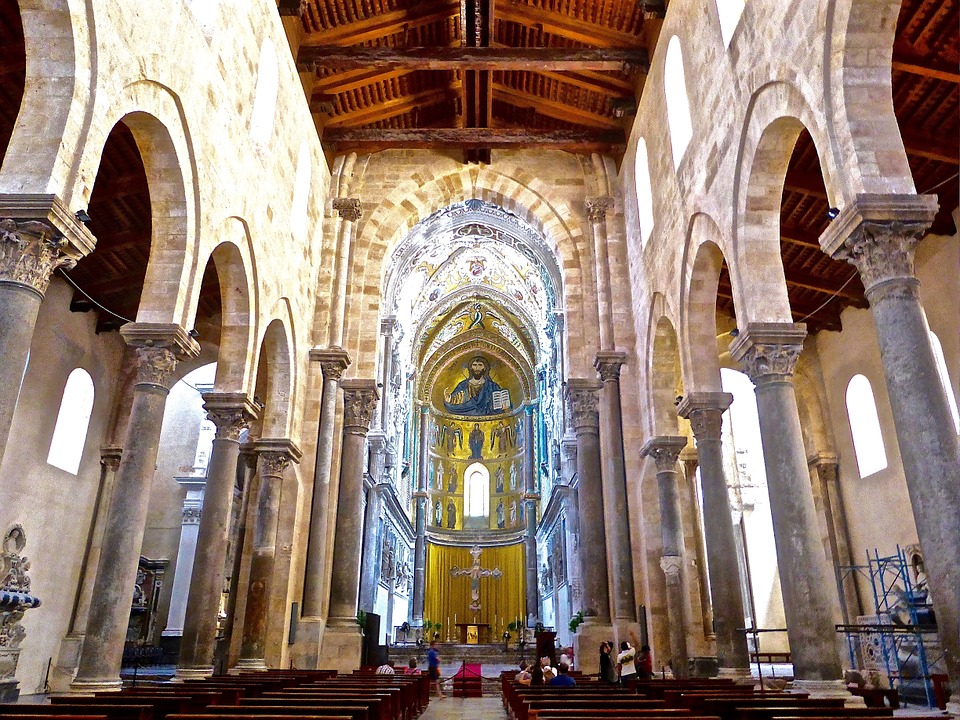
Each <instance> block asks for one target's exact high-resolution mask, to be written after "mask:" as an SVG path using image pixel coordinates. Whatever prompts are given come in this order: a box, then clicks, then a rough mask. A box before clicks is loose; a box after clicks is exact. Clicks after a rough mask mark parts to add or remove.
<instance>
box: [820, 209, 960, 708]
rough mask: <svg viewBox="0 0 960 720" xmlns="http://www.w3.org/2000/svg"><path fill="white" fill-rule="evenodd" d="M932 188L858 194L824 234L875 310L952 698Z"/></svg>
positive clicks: (953, 504)
mask: <svg viewBox="0 0 960 720" xmlns="http://www.w3.org/2000/svg"><path fill="white" fill-rule="evenodd" d="M936 212H937V198H936V196H935V195H871V194H861V195H857V197H856V198H855V199H854V201H853V202H852V203H850V204H849V205H848V206H847V207H845V208H843V210H842V212H841V213H840V214H839V215H838V216H837V218H836V219H835V220H834V221H833V222H832V223H831V224H830V226H829V227H828V228H827V230H826V231H825V232H824V233H823V235H822V236H821V238H820V245H821V247H822V248H823V249H824V251H825V252H826V253H827V254H829V255H831V256H832V257H834V258H837V259H843V260H847V261H848V262H850V263H852V264H853V265H855V266H856V268H857V270H859V271H860V277H861V278H862V279H863V285H864V288H865V289H866V295H867V299H868V300H869V301H870V310H871V313H872V314H873V320H874V326H875V327H876V331H877V341H878V343H879V345H880V358H881V360H882V361H883V369H884V374H885V376H886V381H887V392H888V394H889V397H890V407H891V410H892V412H893V423H894V427H895V428H896V431H897V441H898V445H899V448H900V457H901V460H902V461H903V471H904V475H905V476H906V480H907V489H908V491H909V493H910V504H911V506H912V508H913V516H914V520H915V522H916V526H917V533H918V535H919V537H920V546H921V547H922V549H923V556H924V566H925V569H926V571H927V579H928V586H929V588H930V599H931V600H932V601H933V606H934V610H935V612H936V614H937V626H938V627H939V630H940V640H941V642H942V644H943V649H944V651H945V657H946V665H947V673H948V675H949V676H950V682H951V685H952V690H953V693H954V696H957V695H960V565H958V563H957V561H956V560H957V558H958V557H960V531H958V528H957V518H958V517H960V483H958V482H957V468H958V467H960V447H958V440H957V436H956V434H955V433H954V426H953V421H952V418H951V415H950V409H949V406H948V404H947V398H946V395H945V393H944V391H943V386H942V384H941V381H940V377H939V373H938V370H937V364H936V359H935V357H934V354H933V347H932V345H931V342H930V335H929V329H928V326H927V320H926V317H925V314H924V310H923V306H922V304H921V302H920V292H919V288H920V282H919V280H917V277H916V275H915V273H914V270H913V257H914V250H915V248H916V246H917V244H918V243H919V242H920V239H921V238H922V237H923V235H924V233H925V232H926V231H927V228H928V227H929V226H930V223H931V222H933V219H934V217H935V215H936Z"/></svg>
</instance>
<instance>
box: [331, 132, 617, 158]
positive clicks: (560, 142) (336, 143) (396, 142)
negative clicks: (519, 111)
mask: <svg viewBox="0 0 960 720" xmlns="http://www.w3.org/2000/svg"><path fill="white" fill-rule="evenodd" d="M322 143H323V146H324V148H334V149H337V150H341V149H344V148H348V147H349V148H365V149H368V151H375V150H383V149H387V148H412V149H431V148H450V147H456V148H460V149H463V150H472V149H483V148H496V149H517V148H526V149H547V150H567V151H569V152H609V151H610V150H612V149H614V148H618V147H619V148H622V147H623V146H624V145H626V139H625V137H624V134H623V131H622V130H620V131H617V130H604V131H599V132H598V131H584V130H531V129H527V128H415V129H409V130H398V129H394V128H383V129H357V130H353V129H347V128H330V129H327V130H326V131H325V132H324V134H323V138H322Z"/></svg>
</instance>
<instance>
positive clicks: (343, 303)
mask: <svg viewBox="0 0 960 720" xmlns="http://www.w3.org/2000/svg"><path fill="white" fill-rule="evenodd" d="M333 209H334V211H336V212H338V213H339V214H340V221H341V225H340V236H339V240H340V242H339V246H338V248H337V262H336V268H335V270H334V286H333V290H334V292H333V303H332V305H331V308H330V344H331V345H334V346H337V347H339V346H341V345H343V335H344V325H345V324H346V317H347V315H346V309H347V285H348V282H349V279H350V249H351V246H352V245H353V236H354V233H356V231H357V222H358V221H359V220H360V218H361V217H363V208H362V207H361V205H360V199H359V198H351V197H335V198H333Z"/></svg>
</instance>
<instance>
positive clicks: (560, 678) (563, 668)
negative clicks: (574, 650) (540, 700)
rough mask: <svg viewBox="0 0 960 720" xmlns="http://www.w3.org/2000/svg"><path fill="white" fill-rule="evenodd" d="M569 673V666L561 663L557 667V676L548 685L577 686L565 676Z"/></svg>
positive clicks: (574, 681)
mask: <svg viewBox="0 0 960 720" xmlns="http://www.w3.org/2000/svg"><path fill="white" fill-rule="evenodd" d="M569 671H570V666H569V665H567V664H566V663H564V662H562V663H560V664H559V665H557V673H558V675H557V676H556V677H555V678H554V679H553V680H551V681H550V685H552V686H555V687H574V686H575V685H576V684H577V681H576V680H574V679H573V678H572V677H570V676H569V675H567V673H568V672H569Z"/></svg>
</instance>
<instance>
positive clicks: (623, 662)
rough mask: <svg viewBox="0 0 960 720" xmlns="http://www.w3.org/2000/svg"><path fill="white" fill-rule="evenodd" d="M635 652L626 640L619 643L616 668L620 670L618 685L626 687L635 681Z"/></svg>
mask: <svg viewBox="0 0 960 720" xmlns="http://www.w3.org/2000/svg"><path fill="white" fill-rule="evenodd" d="M635 658H636V652H635V651H634V649H633V647H632V646H631V645H630V643H628V642H627V641H626V640H624V641H623V642H621V643H620V654H619V655H617V667H618V668H619V669H620V683H621V684H622V685H627V684H629V683H631V682H633V681H634V680H636V679H637V666H636V664H634V659H635Z"/></svg>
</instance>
